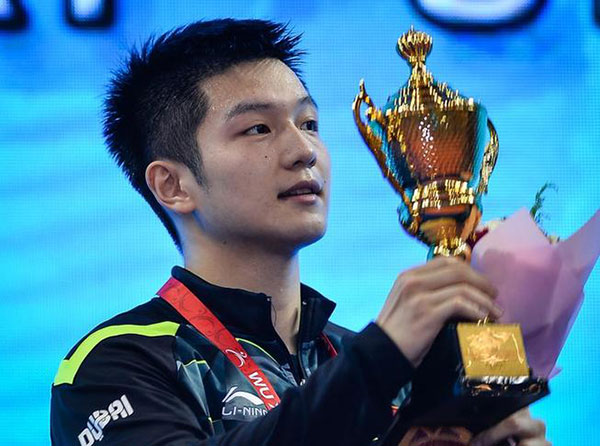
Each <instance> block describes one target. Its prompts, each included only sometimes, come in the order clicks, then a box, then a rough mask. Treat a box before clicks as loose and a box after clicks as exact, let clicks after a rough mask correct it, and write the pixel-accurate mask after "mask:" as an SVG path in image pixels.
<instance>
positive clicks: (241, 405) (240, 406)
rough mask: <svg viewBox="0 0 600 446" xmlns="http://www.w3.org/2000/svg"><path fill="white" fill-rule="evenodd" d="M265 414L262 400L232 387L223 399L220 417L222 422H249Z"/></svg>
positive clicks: (265, 410)
mask: <svg viewBox="0 0 600 446" xmlns="http://www.w3.org/2000/svg"><path fill="white" fill-rule="evenodd" d="M266 413H267V409H265V405H264V404H263V402H262V400H261V399H260V398H259V397H258V396H256V395H254V394H252V393H250V392H246V391H243V390H238V387H237V386H233V387H232V388H231V389H229V391H228V392H227V394H226V395H225V398H223V409H222V410H221V416H222V419H223V420H236V421H251V420H253V419H255V418H258V417H261V416H263V415H264V414H266Z"/></svg>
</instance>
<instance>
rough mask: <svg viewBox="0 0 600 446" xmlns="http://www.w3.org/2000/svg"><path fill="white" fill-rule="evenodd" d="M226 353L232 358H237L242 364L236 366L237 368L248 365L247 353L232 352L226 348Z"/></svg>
mask: <svg viewBox="0 0 600 446" xmlns="http://www.w3.org/2000/svg"><path fill="white" fill-rule="evenodd" d="M225 353H227V354H228V355H229V356H230V357H231V356H233V357H235V358H236V359H237V360H238V361H239V362H240V363H239V364H237V365H236V367H238V368H239V367H243V366H244V364H245V363H246V358H247V357H248V355H247V354H246V352H238V351H235V350H232V349H230V348H226V349H225Z"/></svg>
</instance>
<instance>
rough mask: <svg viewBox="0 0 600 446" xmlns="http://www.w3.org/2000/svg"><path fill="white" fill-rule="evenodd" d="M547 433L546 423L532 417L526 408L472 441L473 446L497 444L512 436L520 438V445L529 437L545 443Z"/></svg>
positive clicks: (492, 445) (542, 443)
mask: <svg viewBox="0 0 600 446" xmlns="http://www.w3.org/2000/svg"><path fill="white" fill-rule="evenodd" d="M545 433H546V426H545V424H544V423H543V422H542V421H540V420H534V419H533V418H531V415H530V414H529V409H528V408H525V409H522V410H520V411H518V412H515V413H514V414H512V415H511V416H510V417H508V418H506V419H505V420H503V421H501V422H500V423H498V424H497V425H496V426H493V427H491V428H490V429H488V430H486V431H483V432H481V433H480V434H479V435H477V436H476V437H475V438H474V439H473V440H472V441H471V446H496V445H497V444H498V443H499V442H501V441H503V440H507V439H508V438H510V437H515V438H518V439H520V440H521V441H519V445H523V444H527V443H525V441H526V440H528V439H531V440H538V441H540V442H541V443H540V445H545V444H546V443H545V438H544V437H545ZM530 443H531V442H530ZM533 444H536V443H533Z"/></svg>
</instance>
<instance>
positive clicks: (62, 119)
mask: <svg viewBox="0 0 600 446" xmlns="http://www.w3.org/2000/svg"><path fill="white" fill-rule="evenodd" d="M116 3H117V10H116V19H115V24H114V26H113V27H112V28H111V29H109V30H104V31H98V30H91V31H90V30H78V29H74V28H72V27H69V26H68V25H67V24H66V22H65V19H64V14H63V2H62V1H59V0H49V1H44V2H34V1H30V2H26V3H25V6H26V7H27V9H28V12H29V15H30V25H29V28H28V29H27V30H25V31H22V32H19V33H6V32H5V33H2V34H0V169H1V172H2V173H1V175H0V199H1V200H2V203H4V205H3V206H2V218H1V219H0V246H2V249H1V250H0V271H2V273H1V274H2V298H1V299H0V314H1V317H2V321H1V324H0V367H1V369H2V374H1V376H2V378H1V385H0V401H1V402H2V404H1V405H0V444H11V445H42V444H48V443H49V423H48V418H49V400H50V386H51V382H52V380H53V377H54V374H55V372H56V369H57V366H58V364H59V362H60V360H61V359H62V358H63V356H64V355H65V354H66V353H67V351H68V350H69V349H70V347H71V346H72V345H73V344H74V343H75V342H76V341H77V340H78V339H79V338H81V337H82V336H83V335H84V334H85V333H87V332H88V331H89V330H90V329H91V328H92V327H93V326H95V325H96V324H98V323H99V322H101V321H103V320H104V319H107V318H109V317H110V316H112V315H114V314H116V313H118V312H121V311H123V310H126V309H128V308H131V307H132V306H134V305H137V304H139V303H141V302H143V301H145V300H147V299H149V298H150V297H151V296H152V295H153V293H154V292H155V291H156V290H157V289H158V288H159V286H160V285H161V284H162V282H164V281H165V280H166V279H167V277H168V275H169V271H170V268H171V266H172V265H173V264H177V263H180V258H179V256H178V253H177V251H176V249H175V248H174V246H173V245H172V243H171V241H170V239H169V237H168V235H167V232H166V231H165V230H164V229H163V228H162V226H161V224H160V222H159V220H158V219H157V218H155V216H154V214H153V213H152V212H151V210H150V208H149V207H148V206H147V205H146V204H145V203H144V202H143V200H142V199H141V198H140V197H138V196H137V195H136V193H135V192H134V191H133V190H132V189H131V188H130V187H129V185H128V183H127V181H126V180H125V178H124V176H123V175H122V174H121V173H120V171H119V170H118V169H117V167H116V166H115V165H113V162H112V161H111V160H110V158H109V157H108V155H107V154H106V151H105V148H104V145H103V141H102V137H101V125H100V107H101V101H102V96H103V92H104V87H105V85H106V83H107V81H108V79H109V76H110V70H111V69H114V68H115V67H116V66H117V65H118V63H119V61H120V60H121V59H122V57H123V55H124V53H125V50H126V49H127V48H129V47H130V46H131V45H132V44H137V43H139V42H141V41H143V40H145V38H146V37H147V36H148V35H150V34H151V33H155V32H163V31H166V30H168V29H170V28H172V27H175V26H178V25H181V24H185V23H188V22H190V21H194V20H197V19H199V18H215V17H229V16H231V17H256V18H270V19H273V20H276V21H284V22H287V21H289V22H290V24H291V26H292V27H293V29H294V30H295V31H297V32H303V33H304V40H303V47H304V48H306V49H307V50H308V51H309V55H308V56H307V57H306V63H305V68H304V71H305V79H306V80H307V82H308V86H309V88H310V90H311V93H312V94H313V95H314V96H315V98H316V100H317V102H318V103H319V107H320V111H321V131H322V136H323V139H324V140H325V142H326V143H327V145H328V147H329V149H330V151H331V156H332V159H333V195H332V205H331V214H330V227H329V231H328V234H327V235H326V237H325V238H324V239H323V240H322V241H320V242H319V243H317V244H316V245H314V246H312V247H310V248H307V249H306V250H305V251H304V252H303V253H302V273H303V275H302V278H303V280H304V281H305V282H307V283H308V284H310V285H312V286H314V287H316V288H317V289H319V290H320V291H322V292H323V293H324V294H325V295H327V296H329V297H331V298H332V299H334V300H336V301H337V302H338V308H337V310H336V312H335V313H334V317H333V320H334V321H335V322H337V323H340V324H343V325H346V326H348V327H350V328H353V329H360V328H361V327H362V326H364V325H365V324H366V323H367V322H368V321H369V320H371V319H372V318H374V317H375V316H376V315H377V312H378V309H379V308H380V307H381V305H382V304H383V301H384V299H385V297H386V295H387V292H388V290H389V288H390V287H391V284H392V283H393V281H394V279H395V277H396V275H397V274H398V273H399V272H401V271H402V270H404V269H406V268H408V267H411V266H413V265H416V264H418V263H422V262H423V261H424V258H425V255H426V250H425V248H424V247H422V246H419V244H418V243H417V242H415V241H414V240H412V239H410V238H409V237H407V236H406V235H405V233H404V232H403V230H402V229H401V228H400V227H399V225H398V223H397V215H396V210H395V209H396V206H397V205H398V203H399V198H398V197H397V196H396V195H395V194H394V193H393V191H392V189H391V187H390V186H389V185H388V184H387V183H386V182H384V181H383V179H382V178H381V174H380V172H379V170H378V168H377V166H376V163H375V161H374V159H373V157H372V155H371V154H370V153H369V152H368V150H367V149H366V147H365V146H364V145H363V143H362V141H361V139H360V137H359V135H358V132H357V130H356V129H355V126H354V123H353V120H352V116H351V113H350V104H351V102H352V99H353V98H354V95H355V94H356V92H357V90H358V81H359V80H360V79H361V78H362V77H364V78H365V80H366V85H367V88H368V91H369V93H370V94H371V96H372V97H373V98H374V100H375V102H376V104H377V105H379V106H383V105H384V103H385V101H386V98H387V96H388V95H389V94H391V93H392V92H393V91H395V90H396V89H397V88H398V87H399V86H400V85H401V84H403V83H404V82H405V80H406V78H407V76H408V68H407V66H406V65H405V63H404V61H402V60H401V59H400V58H399V57H398V56H397V55H396V53H395V48H394V46H395V42H396V39H397V38H398V37H399V35H400V34H402V33H403V32H404V31H405V30H406V29H408V27H409V26H410V25H411V24H414V25H415V27H416V28H417V29H421V30H424V31H427V32H429V33H431V34H432V36H433V37H434V47H433V52H432V55H431V56H430V58H429V61H428V66H429V68H430V69H431V71H432V72H433V73H434V76H435V77H436V79H438V80H440V81H447V82H449V83H450V84H451V86H453V87H454V88H458V89H459V90H460V91H461V92H463V93H464V94H467V95H469V96H473V97H474V98H476V99H478V100H480V101H481V102H482V103H483V104H485V106H486V107H487V109H488V112H489V114H490V116H491V118H492V120H493V121H494V124H495V125H496V128H497V130H498V133H499V136H500V144H501V151H500V157H499V160H498V164H497V167H496V171H495V172H494V174H493V176H492V180H491V184H490V193H489V195H488V196H487V197H486V198H485V200H484V205H485V213H484V219H485V220H489V219H492V218H497V217H501V216H506V215H509V214H512V213H513V212H514V211H516V210H517V209H518V208H519V207H521V206H523V205H525V206H531V204H532V203H533V198H534V195H535V193H536V191H537V190H538V189H539V188H540V187H541V186H542V185H543V184H544V183H545V182H547V181H551V182H553V183H555V184H556V185H557V187H558V192H551V193H549V194H548V198H547V200H546V203H545V205H544V211H545V213H546V214H547V215H548V216H549V218H548V219H546V220H545V222H544V226H545V229H546V230H548V231H549V232H550V233H553V234H557V235H560V236H562V237H566V236H568V235H570V234H571V233H572V232H573V231H575V230H576V229H577V228H578V227H579V226H581V225H582V224H583V223H584V222H585V221H587V219H588V218H589V217H591V215H592V214H593V213H594V212H595V211H596V209H597V208H598V207H599V204H600V179H599V174H600V150H599V147H600V119H599V114H598V109H599V108H600V90H599V87H600V26H599V25H598V24H595V23H594V21H593V15H592V2H591V1H589V2H588V1H583V0H582V1H577V2H574V1H571V0H560V1H558V0H557V1H550V2H549V3H548V5H547V7H546V8H544V9H543V11H542V12H541V14H540V15H539V16H538V17H537V18H536V19H535V20H534V21H532V22H531V23H529V24H527V25H525V26H523V27H517V28H513V29H509V30H504V31H501V32H496V33H473V32H450V31H448V30H445V29H443V28H440V27H438V26H436V25H434V24H432V23H430V22H428V21H427V20H426V19H424V18H423V17H421V16H419V15H418V14H417V13H416V12H415V10H414V9H413V7H412V6H411V5H410V4H409V2H408V1H405V0H396V1H383V0H382V1H378V2H376V5H377V6H373V5H368V3H367V2H364V1H350V0H348V1H344V2H319V1H316V0H306V1H302V2H293V1H289V2H286V1H268V0H263V1H256V2H248V1H220V2H200V1H196V2H194V1H188V2H183V1H181V2H176V1H167V0H153V1H145V2H134V1H118V0H117V2H116ZM207 3H210V4H207ZM374 4H375V3H374ZM599 325H600V270H599V268H598V267H596V268H595V270H594V271H593V272H592V275H591V277H590V279H589V282H588V283H587V286H586V300H585V303H584V305H583V308H582V310H581V313H580V316H579V318H578V320H577V322H576V323H575V325H574V327H573V330H572V333H571V335H570V337H569V339H568V341H567V343H566V346H565V348H564V350H563V353H562V355H561V357H560V360H559V364H560V365H561V366H562V367H563V372H562V373H561V374H560V375H559V376H558V377H556V378H555V379H554V380H553V381H552V383H551V386H552V395H551V396H550V397H548V398H546V399H545V400H544V401H542V402H540V403H538V404H536V405H535V406H534V408H533V412H534V413H535V414H536V415H537V416H540V417H542V418H544V419H545V420H546V422H547V425H548V436H549V438H550V440H552V441H553V442H554V444H556V445H565V446H566V445H580V444H595V443H596V442H597V441H598V440H597V439H598V437H600V425H599V423H598V420H600V336H599V329H600V327H599Z"/></svg>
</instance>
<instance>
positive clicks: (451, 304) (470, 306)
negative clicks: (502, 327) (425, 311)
mask: <svg viewBox="0 0 600 446" xmlns="http://www.w3.org/2000/svg"><path fill="white" fill-rule="evenodd" d="M429 298H430V299H431V302H432V303H433V304H434V305H436V306H437V307H438V308H439V309H440V311H441V315H442V317H443V320H444V321H446V320H448V319H451V318H453V317H457V316H464V317H468V318H469V319H483V318H485V317H486V316H492V317H493V318H498V317H500V316H501V315H502V309H501V308H500V307H498V306H497V305H496V304H495V303H494V301H493V300H492V299H490V298H489V297H488V296H487V295H485V294H484V293H483V292H481V291H480V290H478V289H477V288H474V287H473V286H470V285H464V284H458V285H452V286H449V287H446V288H443V289H440V290H438V291H434V292H433V293H431V294H430V296H429ZM464 312H466V313H467V314H464Z"/></svg>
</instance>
